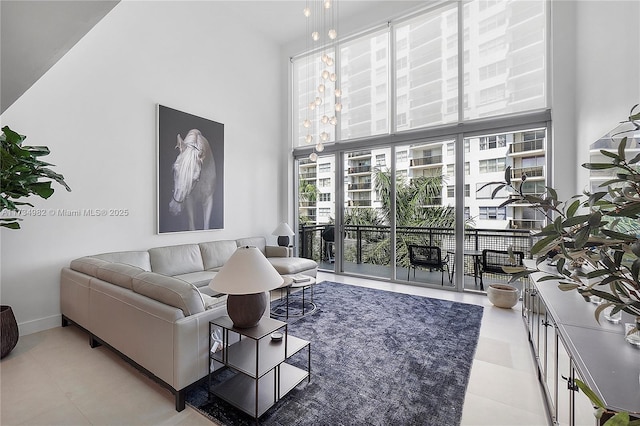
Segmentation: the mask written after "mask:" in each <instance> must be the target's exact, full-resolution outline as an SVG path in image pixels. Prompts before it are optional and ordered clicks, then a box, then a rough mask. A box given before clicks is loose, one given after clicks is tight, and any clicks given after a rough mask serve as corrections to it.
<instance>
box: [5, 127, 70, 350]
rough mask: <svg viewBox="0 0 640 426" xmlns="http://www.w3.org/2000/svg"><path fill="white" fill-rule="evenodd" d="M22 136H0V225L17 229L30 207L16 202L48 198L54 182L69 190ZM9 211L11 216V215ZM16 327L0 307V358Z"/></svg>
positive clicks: (38, 148) (45, 152) (15, 336)
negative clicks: (32, 197) (24, 210)
mask: <svg viewBox="0 0 640 426" xmlns="http://www.w3.org/2000/svg"><path fill="white" fill-rule="evenodd" d="M25 139H26V136H22V135H19V134H18V133H16V132H14V131H13V130H11V129H10V128H9V127H8V126H5V127H3V128H2V134H0V169H1V171H0V182H2V184H1V186H0V213H1V214H2V216H1V217H0V226H3V227H5V228H9V229H20V221H21V220H22V219H21V218H19V217H17V214H18V213H19V212H20V207H21V206H30V207H33V205H32V204H31V203H29V202H27V201H20V199H22V198H24V197H28V196H30V195H37V196H39V197H42V198H45V199H46V198H49V197H50V196H51V195H52V194H53V191H54V190H53V188H52V187H51V183H52V182H53V181H56V182H58V183H59V184H61V185H62V186H64V187H65V189H66V190H67V191H71V188H69V186H68V185H67V184H66V183H65V181H64V177H63V176H62V175H61V174H58V173H55V172H54V171H52V170H51V169H49V168H48V167H49V166H51V165H52V164H49V163H46V162H44V161H42V160H40V159H39V157H42V156H45V155H48V154H49V148H47V147H46V146H24V145H22V142H24V140H25ZM12 212H13V213H12ZM18 337H19V335H18V324H17V322H16V319H15V316H14V315H13V310H12V309H11V307H10V306H7V305H1V306H0V358H4V357H5V356H6V355H8V354H9V352H11V350H13V348H14V347H15V346H16V344H17V343H18Z"/></svg>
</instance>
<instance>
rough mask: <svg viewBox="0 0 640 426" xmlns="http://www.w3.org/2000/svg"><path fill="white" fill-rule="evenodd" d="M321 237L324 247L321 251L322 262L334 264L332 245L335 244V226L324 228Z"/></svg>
mask: <svg viewBox="0 0 640 426" xmlns="http://www.w3.org/2000/svg"><path fill="white" fill-rule="evenodd" d="M321 236H322V240H323V241H324V244H323V246H324V247H323V250H322V252H323V260H325V261H327V262H329V263H333V262H334V257H333V250H334V244H335V226H334V225H327V226H325V228H324V230H323V231H322V234H321Z"/></svg>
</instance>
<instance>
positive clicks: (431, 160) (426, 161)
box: [409, 155, 442, 167]
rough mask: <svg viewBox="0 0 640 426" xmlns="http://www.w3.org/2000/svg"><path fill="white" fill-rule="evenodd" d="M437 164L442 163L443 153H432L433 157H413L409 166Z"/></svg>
mask: <svg viewBox="0 0 640 426" xmlns="http://www.w3.org/2000/svg"><path fill="white" fill-rule="evenodd" d="M435 164H437V165H441V164H442V155H432V156H431V157H422V158H412V159H411V160H410V162H409V167H418V166H431V165H435Z"/></svg>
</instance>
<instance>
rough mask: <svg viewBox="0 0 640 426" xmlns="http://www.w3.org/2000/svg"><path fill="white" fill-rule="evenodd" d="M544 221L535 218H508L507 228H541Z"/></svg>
mask: <svg viewBox="0 0 640 426" xmlns="http://www.w3.org/2000/svg"><path fill="white" fill-rule="evenodd" d="M544 225H545V221H544V220H537V219H511V220H509V228H511V229H531V230H536V229H542V228H544Z"/></svg>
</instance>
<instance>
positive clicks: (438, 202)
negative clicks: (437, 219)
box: [421, 197, 442, 207]
mask: <svg viewBox="0 0 640 426" xmlns="http://www.w3.org/2000/svg"><path fill="white" fill-rule="evenodd" d="M441 205H442V197H432V198H431V199H429V200H428V201H427V202H426V203H425V204H423V205H422V206H421V207H432V206H441Z"/></svg>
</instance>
